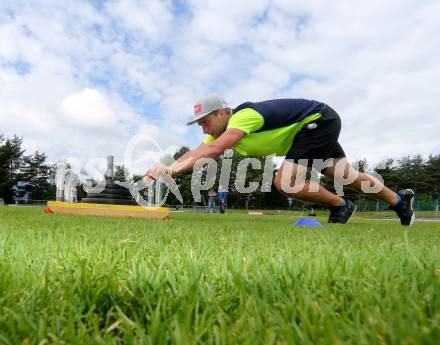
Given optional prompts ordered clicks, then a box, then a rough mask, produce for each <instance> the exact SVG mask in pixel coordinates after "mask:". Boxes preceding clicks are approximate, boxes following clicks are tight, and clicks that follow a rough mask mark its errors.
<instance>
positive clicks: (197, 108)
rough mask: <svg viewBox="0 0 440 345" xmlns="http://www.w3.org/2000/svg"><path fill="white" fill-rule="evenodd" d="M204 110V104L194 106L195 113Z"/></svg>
mask: <svg viewBox="0 0 440 345" xmlns="http://www.w3.org/2000/svg"><path fill="white" fill-rule="evenodd" d="M201 111H202V105H201V104H196V105H195V106H194V113H195V114H198V113H200V112H201Z"/></svg>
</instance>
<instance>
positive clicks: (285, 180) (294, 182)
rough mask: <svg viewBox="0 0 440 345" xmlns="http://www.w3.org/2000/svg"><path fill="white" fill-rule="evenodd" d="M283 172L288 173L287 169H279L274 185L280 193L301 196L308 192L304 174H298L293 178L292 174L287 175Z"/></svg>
mask: <svg viewBox="0 0 440 345" xmlns="http://www.w3.org/2000/svg"><path fill="white" fill-rule="evenodd" d="M283 172H284V173H286V171H285V170H284V171H279V172H278V174H277V175H276V176H275V179H274V186H275V188H276V189H277V191H278V192H279V193H281V194H284V195H289V196H300V195H301V194H303V193H304V192H306V190H305V189H306V187H307V183H306V180H305V178H302V176H296V177H297V178H295V176H293V178H291V177H290V176H289V177H286V176H283ZM289 175H290V174H289Z"/></svg>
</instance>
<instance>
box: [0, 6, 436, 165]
mask: <svg viewBox="0 0 440 345" xmlns="http://www.w3.org/2000/svg"><path fill="white" fill-rule="evenodd" d="M439 22H440V4H439V2H438V1H434V0H432V1H424V2H419V1H416V0H414V1H412V0H404V1H397V0H393V1H387V2H386V3H384V2H382V1H379V0H373V1H370V2H368V3H366V2H365V1H348V0H344V1H338V2H337V3H334V2H332V3H329V2H327V1H294V2H292V1H282V0H271V1H269V0H254V1H242V2H236V1H232V0H227V1H222V2H219V1H211V0H204V1H202V0H190V1H182V0H174V1H158V0H149V1H135V0H125V1H114V0H109V1H98V0H95V1H67V2H59V1H53V0H45V1H33V2H32V3H30V2H25V1H12V2H3V3H2V4H0V81H1V83H2V87H1V90H0V121H1V123H2V128H1V130H0V133H4V134H5V135H7V136H12V135H13V134H17V135H19V136H23V139H24V144H25V147H26V148H27V149H28V151H33V150H40V151H44V152H46V153H47V154H48V156H49V159H50V160H52V161H56V160H58V159H60V158H62V157H68V158H72V157H74V158H77V159H78V160H80V161H81V162H84V161H87V160H90V159H91V158H97V157H105V156H106V155H108V154H113V155H115V156H116V160H117V161H118V160H121V159H122V156H123V154H124V150H125V148H126V146H127V143H128V142H129V141H130V138H132V137H133V136H134V135H145V136H150V137H152V138H153V139H154V140H156V141H157V142H158V143H159V144H160V146H161V147H163V149H164V152H168V151H169V152H171V151H172V150H173V148H175V147H178V146H180V145H183V144H188V145H190V146H191V147H194V146H196V145H197V144H198V143H199V142H200V140H201V139H202V134H201V131H200V130H199V129H198V128H197V127H191V128H188V127H186V126H185V123H186V121H187V120H188V119H189V118H190V117H191V113H192V109H193V104H194V102H195V100H196V99H197V98H199V97H201V96H203V95H205V94H209V93H218V94H220V95H222V96H223V97H224V98H225V99H226V100H228V101H229V103H230V104H231V105H232V106H235V105H238V104H240V103H242V102H245V101H248V100H253V101H258V100H264V99H269V98H281V97H291V98H295V97H303V98H310V99H317V100H320V101H323V102H326V103H328V104H330V105H331V106H332V107H333V108H335V109H336V110H337V111H338V112H339V113H340V115H341V117H342V119H343V130H342V134H341V143H342V145H343V147H344V148H345V150H346V152H347V153H348V155H349V157H350V158H352V159H353V160H354V159H361V158H367V159H368V160H370V161H372V162H378V161H380V160H381V159H383V158H386V157H395V158H399V157H402V156H404V155H408V154H415V153H422V154H423V155H425V156H427V155H428V154H430V153H440V148H439V144H438V140H437V139H436V138H437V136H438V134H437V132H438V128H440V120H439V119H438V115H437V109H439V108H440V97H438V95H439V94H440V87H439V83H438V80H439V78H440V62H439V60H438V56H439V53H440V48H439V45H438V44H437V35H438V23H439ZM422 119H423V120H422ZM145 150H147V151H148V149H147V148H145Z"/></svg>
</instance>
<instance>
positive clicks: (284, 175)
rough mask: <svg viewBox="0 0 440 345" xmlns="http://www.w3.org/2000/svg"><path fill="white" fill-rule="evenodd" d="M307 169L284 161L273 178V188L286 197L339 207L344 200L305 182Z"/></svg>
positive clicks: (314, 184)
mask: <svg viewBox="0 0 440 345" xmlns="http://www.w3.org/2000/svg"><path fill="white" fill-rule="evenodd" d="M307 170H308V169H307V168H306V167H304V166H301V165H299V164H296V163H293V162H292V161H288V160H285V161H284V162H283V164H282V166H281V167H280V170H278V173H277V176H276V177H275V186H276V188H277V189H278V191H279V192H280V193H282V194H284V195H286V196H291V197H294V198H297V199H301V200H304V201H310V202H316V203H320V204H324V205H328V206H341V205H343V204H344V202H345V201H344V199H343V198H341V197H340V196H338V195H336V194H334V193H332V192H330V191H329V190H327V189H326V188H325V187H324V186H322V185H321V184H319V183H317V182H315V181H310V180H305V172H306V171H307Z"/></svg>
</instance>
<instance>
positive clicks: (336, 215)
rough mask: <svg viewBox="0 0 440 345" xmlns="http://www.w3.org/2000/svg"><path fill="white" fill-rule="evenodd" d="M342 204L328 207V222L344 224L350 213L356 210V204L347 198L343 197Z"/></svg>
mask: <svg viewBox="0 0 440 345" xmlns="http://www.w3.org/2000/svg"><path fill="white" fill-rule="evenodd" d="M344 200H345V205H344V206H334V207H330V216H329V217H328V222H329V223H341V224H346V223H347V222H348V219H350V217H351V215H352V214H353V213H354V212H355V211H356V205H355V204H354V203H353V202H352V201H351V200H349V199H345V198H344Z"/></svg>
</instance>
